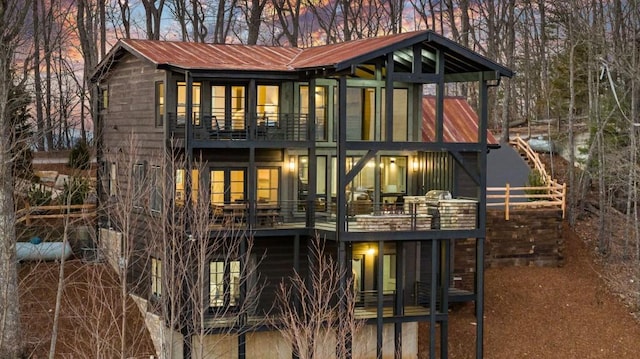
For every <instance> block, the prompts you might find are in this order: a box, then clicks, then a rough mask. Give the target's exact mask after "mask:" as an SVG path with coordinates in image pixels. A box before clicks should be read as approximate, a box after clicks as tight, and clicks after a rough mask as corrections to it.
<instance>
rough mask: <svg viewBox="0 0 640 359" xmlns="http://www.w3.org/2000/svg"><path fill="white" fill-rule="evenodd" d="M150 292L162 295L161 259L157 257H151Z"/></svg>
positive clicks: (158, 295) (157, 295)
mask: <svg viewBox="0 0 640 359" xmlns="http://www.w3.org/2000/svg"><path fill="white" fill-rule="evenodd" d="M151 294H152V295H154V296H156V297H160V296H161V295H162V261H161V260H159V259H157V258H151Z"/></svg>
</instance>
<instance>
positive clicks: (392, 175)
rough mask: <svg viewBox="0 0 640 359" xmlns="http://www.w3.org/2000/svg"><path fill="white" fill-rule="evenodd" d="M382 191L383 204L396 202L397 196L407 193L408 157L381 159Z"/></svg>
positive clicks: (382, 157) (386, 157)
mask: <svg viewBox="0 0 640 359" xmlns="http://www.w3.org/2000/svg"><path fill="white" fill-rule="evenodd" d="M380 189H381V192H382V197H383V198H382V200H383V202H394V201H395V200H396V198H397V196H399V195H402V194H406V193H407V158H406V157H402V156H381V157H380Z"/></svg>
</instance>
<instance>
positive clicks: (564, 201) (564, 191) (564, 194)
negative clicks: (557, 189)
mask: <svg viewBox="0 0 640 359" xmlns="http://www.w3.org/2000/svg"><path fill="white" fill-rule="evenodd" d="M566 211H567V183H566V182H565V183H563V184H562V219H564V218H565V212H566Z"/></svg>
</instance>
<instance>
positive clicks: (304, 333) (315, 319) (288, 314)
mask: <svg viewBox="0 0 640 359" xmlns="http://www.w3.org/2000/svg"><path fill="white" fill-rule="evenodd" d="M309 261H310V264H309V273H308V275H307V276H305V275H304V274H302V273H299V272H297V271H296V272H294V274H293V276H292V277H291V278H288V279H287V280H283V281H282V282H281V283H280V285H279V287H278V290H277V292H276V303H275V304H276V312H275V315H273V316H271V318H270V321H271V323H272V324H273V325H274V326H276V327H277V328H278V330H279V331H280V333H281V334H282V336H283V337H284V338H285V340H286V341H287V342H288V343H290V345H291V347H292V350H293V353H294V355H296V356H297V357H298V358H300V359H310V358H318V357H320V358H322V357H325V356H327V355H331V353H333V352H334V350H336V351H337V353H338V357H347V356H350V355H351V348H350V339H349V338H352V337H354V336H355V335H356V334H357V332H358V331H359V330H360V329H361V328H362V326H363V325H364V322H363V321H361V320H358V319H356V317H355V314H354V313H355V302H356V301H355V293H354V291H353V289H352V288H353V279H352V278H351V276H350V275H349V273H347V270H346V268H341V267H340V266H339V265H338V263H337V262H336V261H335V260H334V259H333V258H332V257H331V256H330V255H329V254H328V253H327V252H326V251H325V246H324V243H323V241H322V239H320V237H319V236H316V237H314V238H313V239H312V241H311V244H310V254H309ZM345 278H346V280H344V282H343V279H345ZM343 283H345V284H344V287H342V285H343ZM334 340H335V341H334ZM331 343H335V344H336V347H334V346H332V345H331Z"/></svg>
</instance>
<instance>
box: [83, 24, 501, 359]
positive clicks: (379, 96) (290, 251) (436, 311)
mask: <svg viewBox="0 0 640 359" xmlns="http://www.w3.org/2000/svg"><path fill="white" fill-rule="evenodd" d="M511 76H512V72H511V71H510V70H509V69H507V68H505V67H503V66H501V65H499V64H496V63H494V62H492V61H490V60H488V59H486V58H484V57H482V56H480V55H479V54H477V53H474V52H473V51H470V50H468V49H466V48H464V47H462V46H460V45H458V44H456V43H455V42H452V41H451V40H448V39H446V38H444V37H442V36H440V35H438V34H436V33H434V32H432V31H419V32H408V33H401V34H396V35H389V36H384V37H378V38H369V39H361V40H354V41H349V42H345V43H340V44H333V45H325V46H318V47H312V48H306V49H298V48H286V47H268V46H248V45H229V44H203V43H184V42H167V41H147V40H121V41H119V42H118V43H117V44H116V45H115V47H114V48H113V49H112V50H111V51H110V52H109V54H108V56H106V58H105V59H104V60H103V61H102V62H101V64H100V65H99V66H98V68H97V70H96V71H95V74H94V80H95V81H96V82H97V84H98V86H99V88H100V91H101V92H100V93H101V96H100V98H101V102H100V103H99V104H98V105H97V106H96V109H97V113H96V117H95V118H96V121H97V126H96V127H97V130H96V131H98V133H97V135H96V138H98V147H99V149H98V161H99V162H100V163H101V164H102V166H103V170H102V178H101V179H99V181H98V183H99V185H100V186H99V187H100V188H99V191H100V195H99V197H100V201H101V203H103V204H108V203H110V201H113V198H114V193H116V194H117V191H118V188H119V187H118V185H122V183H124V182H125V181H126V178H129V177H131V178H133V180H134V182H132V183H134V184H132V185H131V186H134V187H135V181H136V180H137V181H141V180H142V179H149V182H148V183H149V186H150V188H151V190H150V191H149V193H148V194H147V195H146V197H145V199H144V200H141V201H135V203H133V207H134V211H133V212H136V211H138V212H139V213H140V216H139V217H137V218H138V219H137V220H136V221H133V222H131V223H129V222H127V223H129V224H128V225H127V226H124V225H123V223H121V222H122V221H121V220H118V219H117V218H116V217H117V216H115V215H112V214H111V213H110V211H111V209H110V208H113V207H115V206H108V205H106V206H104V207H105V209H104V210H103V211H102V219H101V220H100V226H101V227H103V228H102V229H101V231H100V233H101V239H100V240H101V241H102V242H103V244H102V245H104V246H106V247H109V248H116V251H118V252H119V253H122V252H123V251H124V248H123V247H132V248H136V249H140V248H141V246H140V245H138V244H139V243H142V242H144V243H147V244H148V243H152V244H154V245H155V246H154V247H153V248H155V249H154V250H155V251H156V252H153V251H151V253H150V254H148V255H149V258H150V259H149V260H147V261H137V262H136V263H139V264H137V265H133V264H130V262H129V259H124V260H121V263H125V265H128V267H127V270H128V271H129V278H131V282H132V283H133V282H135V281H136V280H137V281H139V284H140V285H139V286H136V288H135V289H134V292H135V293H136V295H137V296H138V297H139V298H140V300H141V301H144V303H145V306H144V307H145V308H146V310H147V311H148V312H151V313H156V314H157V315H159V316H162V313H163V311H162V310H161V309H162V308H161V309H158V306H157V305H154V303H155V302H158V299H159V298H162V299H163V300H166V298H167V297H170V296H171V295H168V294H167V293H165V290H166V289H167V288H166V284H165V285H164V286H163V284H164V283H166V281H168V280H169V279H168V278H167V277H171V276H172V275H175V273H176V271H175V263H171V262H170V260H171V258H172V257H171V256H167V255H166V250H167V249H166V247H167V246H169V245H173V244H172V243H173V242H171V243H169V242H162V241H161V240H160V239H159V238H160V236H161V235H162V234H161V233H160V232H155V231H164V232H162V233H165V234H166V233H167V231H173V230H175V229H176V228H178V229H179V231H175V232H172V233H179V234H180V233H181V234H182V236H181V237H180V238H178V244H180V245H182V244H183V243H189V242H190V239H193V237H192V236H193V235H194V233H195V229H194V228H186V227H181V226H182V225H183V224H184V223H187V222H184V218H183V217H197V216H201V217H202V216H203V214H204V218H208V220H209V222H210V223H208V227H207V228H208V233H209V235H210V236H211V237H212V238H213V237H216V238H220V236H222V237H223V238H228V239H229V240H231V241H233V238H234V236H235V237H237V236H250V237H251V239H252V253H253V254H252V257H251V258H250V259H249V260H242V258H245V257H243V254H244V251H245V250H246V248H245V246H240V247H239V249H238V250H237V251H234V253H233V254H229V253H225V250H224V249H219V250H218V251H216V253H213V254H211V255H209V256H208V257H207V258H206V259H205V260H206V261H207V265H206V266H204V267H202V268H200V267H197V266H195V265H194V267H193V268H192V270H191V271H190V273H199V274H202V279H203V281H204V283H201V281H198V280H193V281H191V280H190V279H188V278H187V279H184V278H183V279H180V280H181V281H182V282H181V283H182V284H184V283H189V285H187V284H184V287H185V288H187V289H183V291H182V292H181V293H182V295H185V293H186V294H189V293H196V294H198V295H201V296H202V298H200V299H199V301H197V303H199V304H198V305H196V306H195V307H194V306H191V307H189V308H188V310H181V311H180V315H178V317H179V322H181V321H187V322H193V321H191V319H190V316H191V314H193V313H196V312H198V313H203V314H202V318H203V319H202V320H200V321H198V322H197V325H199V326H200V327H201V328H204V329H205V330H207V333H209V334H210V335H211V336H215V335H218V334H219V333H221V332H222V331H226V333H229V331H232V332H233V333H234V334H233V335H231V336H227V337H225V339H224V343H225V344H224V345H225V348H228V349H229V351H230V353H231V354H230V355H229V356H230V357H240V358H244V357H249V358H255V357H266V356H268V357H282V358H285V357H291V348H287V347H286V344H284V342H283V341H282V338H281V337H279V336H278V335H277V333H276V332H274V331H273V328H272V327H271V326H270V325H268V324H264V325H257V326H250V324H251V321H252V318H254V319H255V318H259V317H260V316H261V315H264V314H265V313H267V312H268V311H269V310H270V309H271V307H272V304H273V302H274V300H275V296H276V294H275V293H276V290H277V285H278V283H279V282H280V281H282V280H283V279H287V278H288V277H290V276H291V275H292V274H293V273H294V271H297V272H299V273H303V274H305V275H309V270H310V268H311V267H310V266H311V263H310V261H309V260H308V252H309V246H310V243H311V241H312V239H313V238H314V237H316V236H319V237H320V238H322V240H323V241H324V242H325V244H326V247H327V250H328V251H329V252H330V253H333V255H334V257H335V259H336V261H337V263H338V265H339V266H340V268H344V269H345V273H348V274H347V276H349V277H350V278H351V279H352V281H346V280H342V281H341V283H342V285H343V286H346V283H347V282H349V283H353V287H354V288H352V289H353V292H354V293H356V294H355V301H356V303H355V311H357V313H356V316H357V317H358V318H362V319H365V320H366V321H367V323H368V325H367V326H366V327H365V330H363V331H362V333H361V334H360V337H358V338H354V340H353V350H354V356H356V357H357V356H358V355H357V354H358V353H357V351H358V350H361V351H362V350H369V351H368V352H367V354H366V356H367V357H392V356H394V354H395V355H401V356H402V357H416V356H417V340H418V326H417V323H418V322H429V323H430V324H431V328H432V330H430V331H429V333H428V334H426V335H427V338H428V340H429V342H431V343H435V342H436V339H437V338H439V340H440V341H441V342H445V343H446V340H447V321H448V308H449V303H451V302H452V301H455V300H472V301H475V304H476V315H477V318H478V326H477V338H478V340H477V342H478V345H477V353H476V355H477V357H482V336H483V321H482V313H483V290H482V288H483V245H484V238H485V216H486V209H485V185H486V173H485V166H486V154H487V148H488V142H487V117H488V115H487V101H488V100H487V99H488V92H489V89H490V87H493V86H497V85H498V84H499V83H500V79H501V78H502V77H511ZM460 82H463V83H468V84H470V85H473V86H476V87H477V91H478V94H479V103H478V104H477V108H479V109H480V110H479V123H478V125H477V128H476V129H475V130H474V131H475V134H471V135H468V134H467V135H465V136H462V137H461V136H458V135H451V133H452V132H453V133H455V132H459V130H460V129H459V128H455V125H453V126H445V120H444V117H445V111H444V109H445V105H444V103H445V92H446V86H447V84H449V83H460ZM425 90H428V91H430V92H431V93H435V97H433V98H432V100H430V102H429V104H430V105H428V106H425V105H423V102H424V101H423V93H424V92H425ZM427 112H430V114H431V116H432V118H433V119H434V122H433V126H430V125H426V124H424V123H423V118H424V117H425V115H426V113H427ZM452 115H453V116H454V115H455V114H452ZM455 123H456V122H455V121H453V122H452V124H455ZM472 132H473V131H472ZM132 133H133V134H135V135H136V138H138V140H139V146H138V150H137V155H136V157H135V158H134V159H133V161H132V162H133V163H127V164H122V163H119V160H117V158H118V157H117V155H118V154H119V153H127V149H126V148H125V147H123V146H124V144H123V139H124V138H125V137H126V136H128V135H130V134H132ZM167 154H169V156H167ZM168 157H172V158H176V157H178V158H182V159H184V165H183V166H182V167H179V168H172V166H171V164H168V163H167V158H168ZM201 161H204V162H205V163H206V166H207V167H206V168H204V169H202V168H198V169H193V168H189V167H192V166H193V164H194V163H195V162H201ZM123 167H125V168H123ZM163 183H164V184H166V183H171V185H169V186H164V187H163V186H161V185H160V184H163ZM124 187H125V186H122V188H124ZM432 190H436V191H435V192H429V191H432ZM427 192H429V193H431V194H432V195H433V196H432V197H427V196H425V194H426V193H427ZM202 193H204V194H206V195H204V196H203V195H202ZM203 197H204V198H203ZM185 207H186V208H188V210H186V211H184V212H181V213H184V214H183V215H181V216H175V215H174V213H175V210H176V208H185ZM144 217H149V218H162V219H165V220H168V221H169V224H167V223H165V222H163V223H164V224H163V225H162V226H148V225H144V224H141V223H142V222H140V221H139V218H144ZM178 217H180V218H178ZM161 227H162V228H164V229H159V228H161ZM167 228H168V229H167ZM123 230H128V231H131V232H130V233H131V234H130V235H129V237H132V238H133V242H132V244H131V245H127V246H125V245H124V244H123V243H125V241H124V240H122V237H123V236H122V231H123ZM173 238H174V239H175V235H174V236H173ZM459 241H465V243H466V245H467V246H468V247H469V250H471V252H472V253H474V254H475V263H474V265H475V270H474V271H473V273H474V274H473V277H472V281H473V283H470V285H469V286H468V287H469V288H470V289H471V290H467V291H464V290H461V289H458V287H456V286H455V285H454V283H452V282H453V279H454V278H453V277H452V276H451V275H450V273H451V271H452V263H454V258H453V257H454V252H455V251H454V250H452V249H453V248H455V247H456V245H457V244H456V243H458V242H459ZM242 243H244V242H242ZM469 243H470V244H469ZM159 244H160V245H159ZM163 251H164V254H165V255H162V252H163ZM142 252H143V251H142V250H140V251H137V250H134V251H132V252H131V253H133V255H134V256H135V255H141V254H140V253H142ZM147 252H148V251H147ZM147 252H145V253H147ZM145 255H147V254H145ZM256 257H259V258H260V259H259V260H257V259H256ZM168 261H169V262H168ZM249 266H253V269H254V270H255V272H256V273H258V274H259V277H260V281H261V283H264V287H263V288H262V290H261V291H260V293H259V295H258V294H256V295H257V296H258V297H257V299H256V298H253V296H250V295H247V291H250V290H251V287H252V286H254V285H256V283H257V279H255V280H254V279H247V278H245V279H246V280H245V281H244V282H242V283H243V284H239V283H240V282H239V280H240V281H241V277H243V275H242V274H241V273H243V272H242V270H243V268H245V269H246V267H249ZM172 268H173V269H172ZM203 272H204V273H203ZM239 278H240V279H239ZM198 283H199V284H198ZM343 290H350V288H343ZM250 297H251V298H250ZM249 299H256V300H255V303H253V304H252V306H251V308H250V313H248V315H246V316H242V317H241V318H234V319H233V320H231V321H229V322H224V320H222V321H221V320H220V317H221V316H220V313H232V312H233V310H230V308H231V309H233V308H237V307H239V306H242V304H243V303H244V302H245V301H247V300H249ZM200 305H201V306H202V307H204V308H206V309H207V310H206V311H201V310H200V311H199V310H198V309H202V308H197V307H198V306H200ZM165 309H166V308H165ZM166 312H170V311H166V310H165V311H164V313H166ZM174 312H175V310H174ZM209 316H215V317H216V320H209V321H207V318H208V317H209ZM222 317H224V315H222ZM436 324H438V325H439V326H440V330H438V331H436V330H435V328H436ZM157 325H158V326H165V327H169V329H172V330H175V331H176V332H177V334H178V336H182V343H180V344H179V345H178V346H180V347H182V349H183V351H184V352H185V356H190V355H191V354H190V353H188V352H189V350H188V349H185V348H187V347H193V348H195V347H196V345H195V344H192V343H191V339H190V338H189V336H188V335H187V332H186V329H185V327H186V326H185V325H181V324H180V323H178V324H175V323H174V322H171V321H169V320H166V318H165V320H164V321H163V320H160V321H158V322H157ZM247 328H250V329H247ZM421 335H425V334H421ZM427 338H424V337H421V339H420V340H427ZM207 343H209V341H201V342H200V344H199V345H200V346H202V345H208V344H207ZM219 345H220V346H221V344H219ZM265 348H272V350H273V351H272V352H270V354H268V355H267V354H264V352H262V351H261V350H266V349H265ZM273 348H277V350H276V349H273ZM363 348H364V349H363ZM400 348H401V349H400ZM443 348H444V349H443V351H444V353H443V356H445V357H446V345H445V346H443ZM430 350H431V352H430V355H431V357H434V356H435V355H436V348H435V346H432V348H431V349H430ZM260 353H262V354H260ZM360 354H362V353H360ZM265 355H266V356H265Z"/></svg>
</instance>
